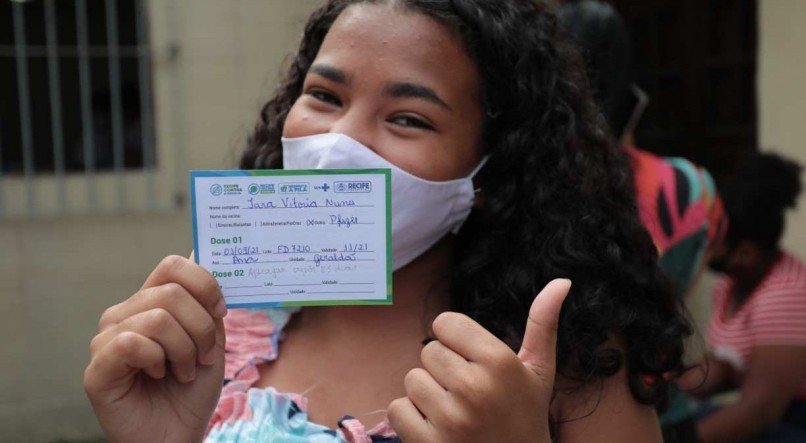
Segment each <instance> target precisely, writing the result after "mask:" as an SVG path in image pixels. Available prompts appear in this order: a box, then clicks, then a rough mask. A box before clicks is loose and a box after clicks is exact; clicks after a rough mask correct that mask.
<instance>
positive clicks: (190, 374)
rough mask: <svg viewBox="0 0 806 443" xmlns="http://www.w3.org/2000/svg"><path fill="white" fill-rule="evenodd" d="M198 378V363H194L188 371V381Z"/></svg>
mask: <svg viewBox="0 0 806 443" xmlns="http://www.w3.org/2000/svg"><path fill="white" fill-rule="evenodd" d="M193 380H196V365H193V366H192V367H191V368H190V371H189V372H188V383H189V382H192V381H193Z"/></svg>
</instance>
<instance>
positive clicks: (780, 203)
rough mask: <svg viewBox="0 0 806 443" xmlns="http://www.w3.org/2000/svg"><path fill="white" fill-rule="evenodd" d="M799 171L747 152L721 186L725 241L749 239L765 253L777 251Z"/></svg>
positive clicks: (771, 157)
mask: <svg viewBox="0 0 806 443" xmlns="http://www.w3.org/2000/svg"><path fill="white" fill-rule="evenodd" d="M802 171H803V168H802V167H801V166H800V164H798V163H797V162H795V161H793V160H790V159H788V158H786V157H782V156H780V155H778V154H774V153H759V152H754V153H751V154H749V155H747V156H745V157H744V158H742V160H741V162H740V163H739V165H738V166H737V168H736V171H735V172H734V174H733V176H732V177H730V179H729V180H726V181H724V182H723V183H722V186H721V191H722V195H723V199H724V201H725V210H726V211H727V213H728V215H729V216H730V225H729V226H728V236H727V241H728V244H729V245H736V244H737V243H739V242H740V241H742V240H750V241H752V242H754V243H755V244H756V245H758V246H759V247H761V248H762V249H764V251H766V252H778V250H779V249H780V242H781V236H782V235H783V233H784V228H785V227H786V218H785V212H786V210H787V209H790V208H794V207H795V205H796V204H797V200H798V196H800V191H801V180H800V176H801V173H802Z"/></svg>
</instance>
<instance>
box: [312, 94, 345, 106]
mask: <svg viewBox="0 0 806 443" xmlns="http://www.w3.org/2000/svg"><path fill="white" fill-rule="evenodd" d="M308 95H310V96H311V97H313V98H315V99H317V100H319V101H320V102H323V103H327V104H331V105H334V106H341V100H339V98H338V97H336V96H335V95H333V94H330V93H328V92H325V91H320V90H314V91H310V92H308Z"/></svg>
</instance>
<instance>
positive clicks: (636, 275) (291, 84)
mask: <svg viewBox="0 0 806 443" xmlns="http://www.w3.org/2000/svg"><path fill="white" fill-rule="evenodd" d="M583 72H584V67H583V65H582V64H581V62H580V60H579V59H578V57H577V55H576V54H575V53H574V52H573V50H572V49H570V46H569V45H568V44H567V43H566V41H565V38H564V37H563V36H562V35H561V32H560V30H559V28H558V25H557V21H556V19H555V17H554V16H553V15H552V14H551V13H550V12H549V11H548V10H547V7H546V6H545V5H542V4H539V3H534V2H530V1H524V0H497V1H494V2H493V1H489V0H388V1H387V0H374V1H373V0H330V1H327V2H326V3H325V5H324V6H322V7H321V8H319V9H318V10H317V11H315V12H314V13H313V15H312V16H311V18H310V20H309V22H308V24H307V26H306V29H305V33H304V36H303V39H302V44H301V46H300V48H299V52H298V53H297V55H296V57H295V58H294V60H293V63H292V64H291V67H290V69H289V71H288V73H287V75H286V77H285V80H284V81H283V82H282V84H281V86H280V88H279V90H278V91H277V93H276V95H275V97H274V98H272V99H271V100H270V101H269V102H268V103H267V104H266V105H265V106H264V108H263V110H262V112H261V116H260V119H259V122H258V124H257V127H256V128H255V131H254V133H253V134H252V136H251V137H250V139H249V143H248V146H247V147H246V150H245V151H244V153H243V155H242V159H241V167H243V168H281V167H283V166H285V167H288V168H289V169H291V168H295V167H320V166H333V165H334V162H335V160H333V157H331V156H329V155H328V154H329V152H332V151H333V150H338V152H340V153H341V154H345V153H346V154H347V155H340V156H338V157H339V158H342V159H346V160H343V161H346V162H348V163H350V164H352V165H353V166H356V165H357V166H362V167H377V165H378V164H384V165H387V167H390V168H392V170H393V177H394V178H393V185H392V192H393V201H400V200H401V199H400V198H396V197H395V196H404V197H405V199H406V201H407V202H408V203H407V204H406V205H404V206H395V207H394V208H393V219H394V220H397V221H398V222H396V223H393V249H394V251H393V254H394V256H395V263H394V266H395V268H396V272H395V274H394V294H395V304H394V306H391V307H326V308H307V309H304V310H302V311H301V312H299V313H295V314H294V313H291V312H287V311H277V310H263V311H241V310H234V311H233V312H231V313H229V315H227V316H226V319H224V318H223V317H224V315H225V314H226V309H225V307H224V305H223V299H222V298H221V295H220V292H219V289H218V285H217V284H216V282H215V281H214V280H213V279H212V277H210V276H209V274H208V273H207V272H206V271H204V270H202V269H201V268H199V267H198V266H196V265H195V264H194V263H193V262H192V261H191V260H186V259H183V258H179V257H169V258H168V259H166V260H164V261H163V262H162V263H161V264H160V265H159V266H157V268H156V269H155V270H154V272H153V273H152V274H151V275H150V276H149V277H148V278H147V279H146V282H145V284H144V285H143V288H142V289H141V290H140V291H138V292H137V293H136V294H134V295H133V296H132V297H130V298H129V299H128V300H126V301H125V302H123V303H121V304H119V305H116V306H113V307H111V308H110V309H108V310H107V311H106V312H105V313H104V314H103V316H102V318H101V321H100V325H99V326H100V327H99V329H100V331H99V334H98V335H97V336H96V337H95V338H94V339H93V341H92V343H91V345H90V347H91V355H92V357H91V361H90V364H89V366H88V368H87V371H86V374H85V386H86V389H87V392H88V395H89V397H90V400H91V401H92V404H93V406H94V408H95V411H96V414H97V415H98V417H99V421H100V422H101V425H102V427H103V429H104V430H105V432H107V433H108V435H109V436H110V438H112V439H113V440H115V441H135V440H137V441H155V440H169V441H198V440H201V439H202V438H203V437H205V436H206V438H207V439H208V440H209V441H255V440H267V441H305V439H308V440H311V441H343V439H348V440H351V441H391V440H394V439H398V438H399V439H402V440H403V441H406V442H419V441H423V442H425V441H428V442H433V441H439V442H443V441H444V442H450V441H463V442H466V441H518V442H520V441H543V442H547V441H550V440H551V439H554V440H559V441H570V442H573V441H585V442H596V441H607V442H611V441H627V440H631V441H659V440H660V433H659V429H658V425H657V418H656V415H655V412H654V408H653V406H654V405H655V404H656V402H658V401H659V400H661V399H662V397H663V394H664V392H665V389H666V386H665V382H664V381H663V378H662V377H658V376H659V375H660V374H662V373H664V372H666V371H669V370H672V369H675V368H676V367H677V366H678V365H679V362H680V356H681V350H682V339H683V336H684V335H685V334H686V333H687V331H688V326H687V323H686V322H685V320H684V318H683V317H682V315H681V311H680V307H679V305H678V302H677V301H676V299H675V297H674V296H673V294H672V292H671V291H670V289H669V287H668V286H667V284H666V282H665V281H664V279H663V277H662V274H661V272H660V271H659V269H658V267H657V264H656V259H657V257H656V253H655V249H654V247H653V246H652V242H651V240H650V239H649V237H648V235H647V234H646V232H645V231H644V230H643V229H642V228H641V225H640V222H639V220H638V216H637V214H636V210H635V204H634V201H633V199H632V197H631V195H632V189H631V186H630V183H631V177H630V174H629V172H628V169H627V164H626V161H625V159H624V158H623V154H622V153H621V152H620V151H619V150H618V149H617V148H615V147H614V146H611V145H610V144H609V143H608V139H609V138H608V136H607V135H606V133H605V131H604V130H603V125H604V123H603V120H602V119H601V117H600V115H599V113H598V111H597V110H596V108H595V106H594V105H593V104H592V100H591V97H590V94H589V92H588V89H587V84H586V80H585V77H584V74H583ZM314 145H316V146H317V147H318V148H315V147H314ZM336 163H337V162H336ZM476 171H479V172H478V173H477V174H475V172H476ZM471 185H472V186H471ZM467 189H471V192H469V196H468V193H467V192H466V190H467ZM472 189H475V190H476V193H475V195H474V193H473V192H472ZM437 192H440V193H441V194H442V195H443V198H442V200H444V203H446V204H448V203H451V204H453V205H454V206H452V211H451V212H450V214H447V215H446V216H445V217H444V218H441V217H437V216H436V215H435V214H436V212H435V211H434V210H433V209H434V208H435V207H437V206H436V205H434V204H433V203H434V200H433V195H434V194H435V193H437ZM412 193H416V194H415V197H418V196H419V197H421V199H419V200H418V199H417V198H414V199H412ZM471 207H472V210H471ZM468 213H469V216H468ZM411 220H413V223H412V224H408V223H409V221H411ZM454 232H456V234H454ZM420 233H425V234H420ZM556 277H569V278H570V279H572V280H573V282H574V283H573V287H574V289H573V291H572V292H571V294H570V295H569V296H568V300H567V301H565V303H564V306H563V310H562V315H559V310H560V305H561V303H563V299H564V297H565V294H566V293H567V292H568V291H569V287H570V282H569V281H567V280H557V281H553V282H551V283H549V284H548V285H547V286H546V287H545V289H543V291H542V292H541V295H539V296H538V297H536V298H535V294H537V292H538V291H540V289H541V288H543V286H544V285H546V283H547V282H549V281H550V280H552V279H553V278H556ZM533 301H534V305H533V306H532V309H531V311H530V308H529V307H530V304H532V302H533ZM292 314H293V316H292ZM558 315H559V317H560V318H559V326H558V324H557V321H558V319H557V317H558ZM225 337H226V345H225ZM280 338H282V339H283V341H282V358H278V349H277V347H278V340H279V339H280ZM555 338H557V342H556V362H555V353H554V350H555ZM517 349H520V352H519V353H518V354H516V353H515V352H514V351H513V350H517ZM225 360H226V366H227V367H226V371H225V368H224V366H225ZM269 362H271V363H269ZM555 363H556V368H557V371H556V372H557V374H556V375H557V376H556V377H555V370H554V368H555ZM647 377H649V378H647ZM644 380H652V383H649V384H647V383H645V382H644ZM222 382H223V383H224V388H223V393H222V392H221V385H222ZM300 393H302V394H304V395H300ZM216 404H218V407H216ZM372 411H379V412H377V413H372ZM345 413H352V414H360V416H359V417H358V419H353V418H351V417H345V416H344V414H345ZM211 415H212V419H210V417H211ZM336 424H338V425H339V429H332V427H334V426H335V425H336ZM369 428H372V429H370V430H368V429H369Z"/></svg>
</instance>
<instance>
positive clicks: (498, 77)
mask: <svg viewBox="0 0 806 443" xmlns="http://www.w3.org/2000/svg"><path fill="white" fill-rule="evenodd" d="M356 3H392V4H394V6H395V7H399V8H401V9H403V10H407V11H415V12H417V13H422V14H425V15H427V16H429V17H432V18H433V19H435V20H437V21H438V22H440V23H442V24H444V25H445V26H447V27H448V28H449V29H452V30H453V31H455V32H456V33H458V35H460V36H461V38H462V41H463V42H464V44H465V46H466V49H467V51H468V53H469V54H470V56H471V57H472V58H473V59H474V61H475V62H476V64H477V66H478V69H479V70H480V73H481V76H482V79H483V85H482V87H483V92H484V97H485V98H484V104H485V106H487V108H488V109H487V118H486V122H485V123H484V125H485V126H484V134H483V146H484V149H485V150H486V151H487V153H488V154H489V156H490V158H489V162H488V163H487V165H486V167H485V168H484V170H483V171H482V173H481V175H480V176H479V177H478V178H479V180H480V183H481V188H482V190H483V191H482V192H483V196H484V204H483V207H482V208H478V209H474V211H473V213H472V214H471V215H470V218H469V219H468V221H467V222H466V223H465V225H464V227H463V229H462V231H461V232H460V233H459V235H458V239H457V241H456V242H455V244H456V247H455V267H454V269H453V271H452V272H453V275H451V276H450V280H451V286H452V287H451V294H452V295H451V305H452V309H454V310H455V311H457V312H462V313H464V314H467V315H468V316H470V317H471V318H473V319H474V320H476V321H478V322H479V323H480V324H481V325H482V326H484V327H485V328H487V329H488V330H490V331H491V332H493V333H494V334H496V335H497V336H498V337H499V338H501V339H502V340H504V341H505V342H506V343H507V344H509V345H510V346H512V348H513V349H517V348H518V347H519V346H520V342H521V340H522V337H523V332H524V330H525V327H526V320H527V315H528V311H529V307H530V304H531V302H532V300H533V299H534V297H535V295H536V294H537V293H538V291H539V290H540V289H541V288H542V287H543V286H544V285H546V284H547V283H548V282H549V281H550V280H551V279H553V278H555V277H567V278H570V279H572V280H573V282H574V286H573V289H572V291H571V293H570V295H569V297H568V298H567V300H566V302H565V305H564V307H563V310H562V314H561V320H560V326H559V340H558V348H557V355H558V370H559V372H560V373H561V374H562V375H563V376H565V377H568V378H570V379H572V380H577V381H578V382H579V383H580V386H581V385H584V384H587V383H591V382H594V381H596V380H597V379H598V380H602V379H604V378H605V377H608V376H611V375H613V374H615V373H616V372H617V371H618V370H619V369H620V368H622V367H624V366H625V365H626V367H627V369H628V373H629V375H630V377H629V379H630V389H631V391H632V393H633V395H634V396H635V398H636V399H637V400H638V401H640V402H642V403H644V404H656V403H657V402H659V401H660V400H661V399H662V398H663V396H664V394H665V392H666V385H665V382H664V378H663V377H661V374H663V373H665V372H667V371H671V370H675V369H677V368H678V367H679V366H680V363H681V354H682V350H683V338H684V337H685V336H686V335H687V334H689V333H690V327H689V323H688V321H687V319H686V317H685V316H684V314H683V312H684V311H683V309H682V307H681V305H680V302H679V298H678V297H676V296H675V295H674V293H673V291H672V288H671V286H670V284H669V283H668V281H667V280H666V278H665V277H664V275H663V273H662V272H661V270H660V269H659V267H658V265H657V251H656V249H655V247H654V246H653V243H652V241H651V239H650V237H649V235H648V234H647V232H646V231H645V229H644V228H643V227H642V225H641V223H640V221H639V218H638V215H637V210H636V206H635V201H634V196H633V193H634V190H633V187H632V186H633V185H632V183H633V182H632V176H631V173H630V171H629V168H628V162H627V159H626V156H625V155H624V154H623V153H622V152H621V150H620V149H618V148H617V147H616V146H615V145H614V144H613V143H611V138H610V136H609V134H608V133H607V130H606V123H605V121H604V118H603V117H602V115H601V113H600V112H599V110H598V108H597V107H596V105H595V104H594V101H593V99H592V97H591V94H590V91H589V87H588V83H587V79H586V77H585V67H584V63H583V62H582V60H581V58H580V57H579V55H578V53H577V52H576V50H575V49H574V46H573V45H572V44H571V43H570V42H569V40H568V39H567V37H566V36H565V33H564V32H563V30H562V29H561V26H560V25H559V24H558V20H557V18H556V17H555V15H554V14H553V13H552V12H551V11H550V9H549V8H548V6H546V5H544V4H542V3H536V2H532V1H525V0H496V1H489V0H329V1H327V2H326V3H325V4H324V6H322V7H320V8H319V9H317V10H316V11H315V12H314V13H313V15H312V16H311V17H310V19H309V21H308V24H307V26H306V28H305V33H304V36H303V38H302V43H301V46H300V48H299V52H298V53H297V54H296V57H295V58H294V59H293V61H292V62H291V66H290V68H289V70H288V73H287V74H286V76H285V78H284V80H283V81H282V83H281V84H280V86H279V89H278V90H277V91H276V95H275V96H274V98H272V99H271V100H270V101H269V102H268V103H266V104H265V106H264V107H263V109H262V111H261V114H260V120H259V121H258V123H257V126H256V127H255V129H254V132H253V133H252V134H251V135H250V137H249V139H248V146H247V147H246V149H245V151H244V152H243V155H242V157H241V162H240V166H241V167H242V168H244V169H250V168H281V167H282V146H281V141H280V139H281V135H282V130H283V125H284V123H285V120H286V117H287V115H288V112H289V110H290V109H291V106H292V105H293V104H294V102H295V101H296V100H297V98H299V97H300V95H301V93H302V87H303V81H304V78H305V75H306V73H307V72H308V69H309V68H310V66H311V64H312V62H313V61H314V59H315V57H316V55H317V52H318V51H319V48H320V47H321V45H322V42H323V40H324V39H325V36H326V35H327V33H328V31H329V30H330V27H331V26H332V24H333V23H334V21H335V20H336V18H337V17H338V16H339V14H341V12H342V11H344V10H345V8H347V7H349V6H350V5H353V4H356ZM610 338H615V339H616V340H617V341H618V343H619V346H618V347H613V346H607V345H605V342H607V341H608V339H610ZM645 375H653V376H656V377H657V378H656V379H657V380H658V383H656V384H654V386H649V385H647V384H646V383H644V381H643V380H644V376H645Z"/></svg>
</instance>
